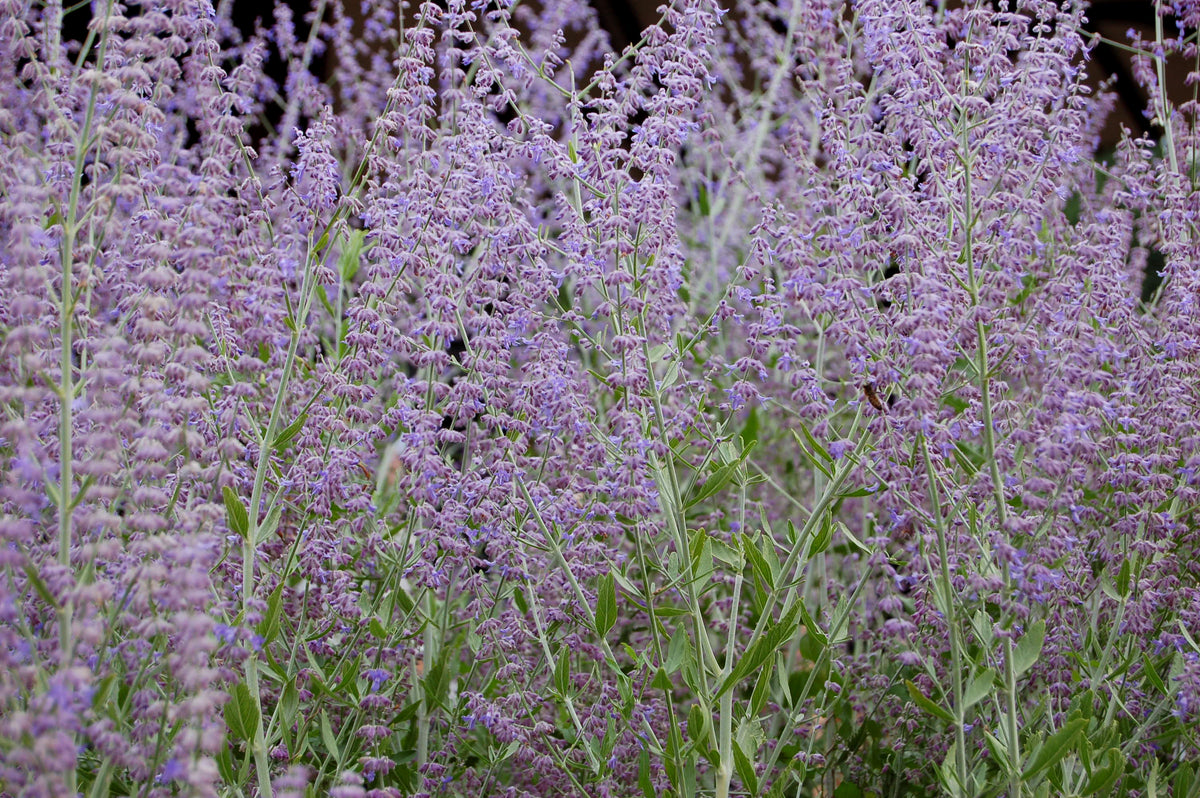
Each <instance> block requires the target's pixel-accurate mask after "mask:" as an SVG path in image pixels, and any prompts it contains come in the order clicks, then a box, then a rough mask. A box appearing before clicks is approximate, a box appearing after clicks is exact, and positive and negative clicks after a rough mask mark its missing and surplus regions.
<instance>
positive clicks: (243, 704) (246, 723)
mask: <svg viewBox="0 0 1200 798" xmlns="http://www.w3.org/2000/svg"><path fill="white" fill-rule="evenodd" d="M258 717H259V715H258V705H257V704H256V703H255V702H254V698H253V697H252V696H251V695H250V688H249V687H247V686H246V685H245V683H244V682H238V683H237V684H235V685H234V686H233V689H232V690H230V691H229V700H228V701H226V702H225V726H226V727H227V728H228V729H229V733H230V734H232V735H233V737H234V739H236V740H241V741H247V742H248V741H250V740H253V739H254V734H255V732H256V731H257V730H258Z"/></svg>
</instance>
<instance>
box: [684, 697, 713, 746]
mask: <svg viewBox="0 0 1200 798" xmlns="http://www.w3.org/2000/svg"><path fill="white" fill-rule="evenodd" d="M711 728H712V716H711V715H709V714H708V713H707V712H705V711H704V710H703V709H701V708H700V705H699V704H692V708H691V709H689V710H688V716H687V732H688V739H689V740H691V741H692V743H693V744H695V745H696V746H697V747H699V748H700V749H701V750H702V751H703V750H706V749H707V748H708V733H709V730H710V729H711Z"/></svg>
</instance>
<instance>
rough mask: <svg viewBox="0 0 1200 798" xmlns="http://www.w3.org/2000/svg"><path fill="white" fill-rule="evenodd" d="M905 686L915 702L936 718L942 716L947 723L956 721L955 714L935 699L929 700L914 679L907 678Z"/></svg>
mask: <svg viewBox="0 0 1200 798" xmlns="http://www.w3.org/2000/svg"><path fill="white" fill-rule="evenodd" d="M904 686H905V687H907V688H908V695H909V697H910V698H912V700H913V703H915V704H916V705H917V706H919V707H920V708H921V709H923V710H925V711H926V712H928V713H929V714H930V715H933V716H934V717H936V718H941V719H942V720H944V721H946V722H947V723H954V716H953V715H951V714H950V711H949V710H948V709H946V708H945V707H943V706H940V705H938V704H935V703H934V702H933V701H931V700H929V698H927V697H926V696H925V694H924V693H922V692H921V688H919V687H917V686H916V685H915V684H913V682H912V680H910V679H905V680H904Z"/></svg>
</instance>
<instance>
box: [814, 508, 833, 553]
mask: <svg viewBox="0 0 1200 798" xmlns="http://www.w3.org/2000/svg"><path fill="white" fill-rule="evenodd" d="M832 541H833V522H832V520H831V519H830V518H829V517H828V516H826V517H825V518H823V519H822V520H821V528H820V529H819V530H818V531H817V535H816V537H814V538H813V542H812V545H811V546H809V547H808V556H809V557H815V556H816V555H818V554H821V553H822V552H824V551H825V550H826V549H828V548H829V544H830V543H831V542H832Z"/></svg>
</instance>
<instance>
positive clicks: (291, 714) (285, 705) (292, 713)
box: [279, 677, 300, 728]
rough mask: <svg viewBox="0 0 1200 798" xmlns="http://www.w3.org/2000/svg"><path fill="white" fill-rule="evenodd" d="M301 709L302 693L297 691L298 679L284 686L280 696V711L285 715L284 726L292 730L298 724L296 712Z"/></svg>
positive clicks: (292, 679) (288, 681)
mask: <svg viewBox="0 0 1200 798" xmlns="http://www.w3.org/2000/svg"><path fill="white" fill-rule="evenodd" d="M299 707H300V691H299V690H297V689H296V679H295V678H294V677H293V678H291V679H288V680H287V681H286V682H285V683H284V685H283V692H282V693H281V694H280V696H279V711H280V713H281V714H282V715H283V725H284V726H285V727H287V728H291V727H292V724H293V723H295V722H296V712H297V711H298V710H299Z"/></svg>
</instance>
